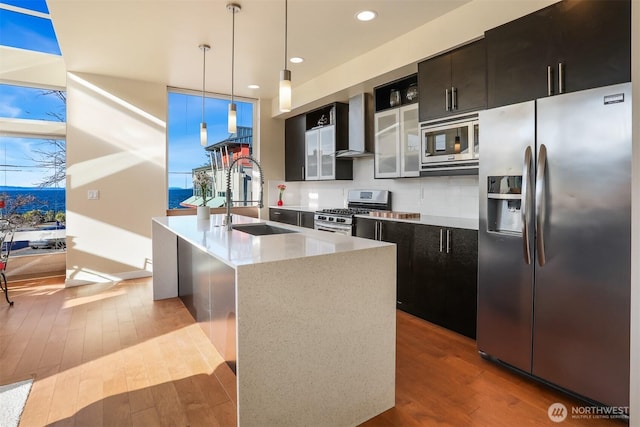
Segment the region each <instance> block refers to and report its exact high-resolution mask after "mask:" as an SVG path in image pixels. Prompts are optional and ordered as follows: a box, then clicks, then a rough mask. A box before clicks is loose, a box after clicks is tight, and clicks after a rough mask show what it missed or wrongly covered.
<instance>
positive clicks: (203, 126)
mask: <svg viewBox="0 0 640 427" xmlns="http://www.w3.org/2000/svg"><path fill="white" fill-rule="evenodd" d="M198 47H199V48H200V50H202V122H200V145H202V146H203V147H206V146H207V123H206V122H205V121H204V77H205V71H206V54H207V51H208V50H209V49H211V46H209V45H208V44H201V45H200V46H198Z"/></svg>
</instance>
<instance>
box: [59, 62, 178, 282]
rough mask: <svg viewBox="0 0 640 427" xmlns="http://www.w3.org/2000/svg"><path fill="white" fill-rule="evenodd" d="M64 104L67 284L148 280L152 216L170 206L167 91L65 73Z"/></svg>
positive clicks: (147, 85) (143, 83)
mask: <svg viewBox="0 0 640 427" xmlns="http://www.w3.org/2000/svg"><path fill="white" fill-rule="evenodd" d="M67 101H68V102H67V285H71V286H72V285H78V284H86V283H97V282H104V281H109V280H113V279H115V278H131V277H138V276H148V275H150V271H151V217H153V216H160V215H164V211H165V209H166V206H167V195H166V142H165V141H166V136H165V135H166V124H165V123H166V119H165V116H166V114H167V92H166V87H165V86H164V85H159V84H153V83H147V82H139V81H131V80H123V79H117V78H111V77H105V76H96V75H88V74H79V73H68V75H67ZM88 190H98V191H99V199H98V200H88V199H87V191H88Z"/></svg>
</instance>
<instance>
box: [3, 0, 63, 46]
mask: <svg viewBox="0 0 640 427" xmlns="http://www.w3.org/2000/svg"><path fill="white" fill-rule="evenodd" d="M0 45H2V46H9V47H15V48H18V49H25V50H32V51H36V52H43V53H50V54H53V55H60V46H59V45H58V40H57V38H56V34H55V31H54V29H53V24H52V22H51V18H50V16H49V9H48V8H47V4H46V2H45V1H44V0H5V1H2V2H0Z"/></svg>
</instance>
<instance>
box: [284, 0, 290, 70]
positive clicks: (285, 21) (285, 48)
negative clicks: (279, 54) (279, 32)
mask: <svg viewBox="0 0 640 427" xmlns="http://www.w3.org/2000/svg"><path fill="white" fill-rule="evenodd" d="M288 9H289V8H288V7H287V0H284V69H285V70H286V69H287V23H288V22H289V19H288V16H287V10H288Z"/></svg>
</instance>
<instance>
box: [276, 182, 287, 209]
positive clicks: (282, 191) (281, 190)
mask: <svg viewBox="0 0 640 427" xmlns="http://www.w3.org/2000/svg"><path fill="white" fill-rule="evenodd" d="M286 188H287V186H286V185H284V184H278V190H280V193H279V194H278V206H282V193H284V190H285V189H286Z"/></svg>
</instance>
